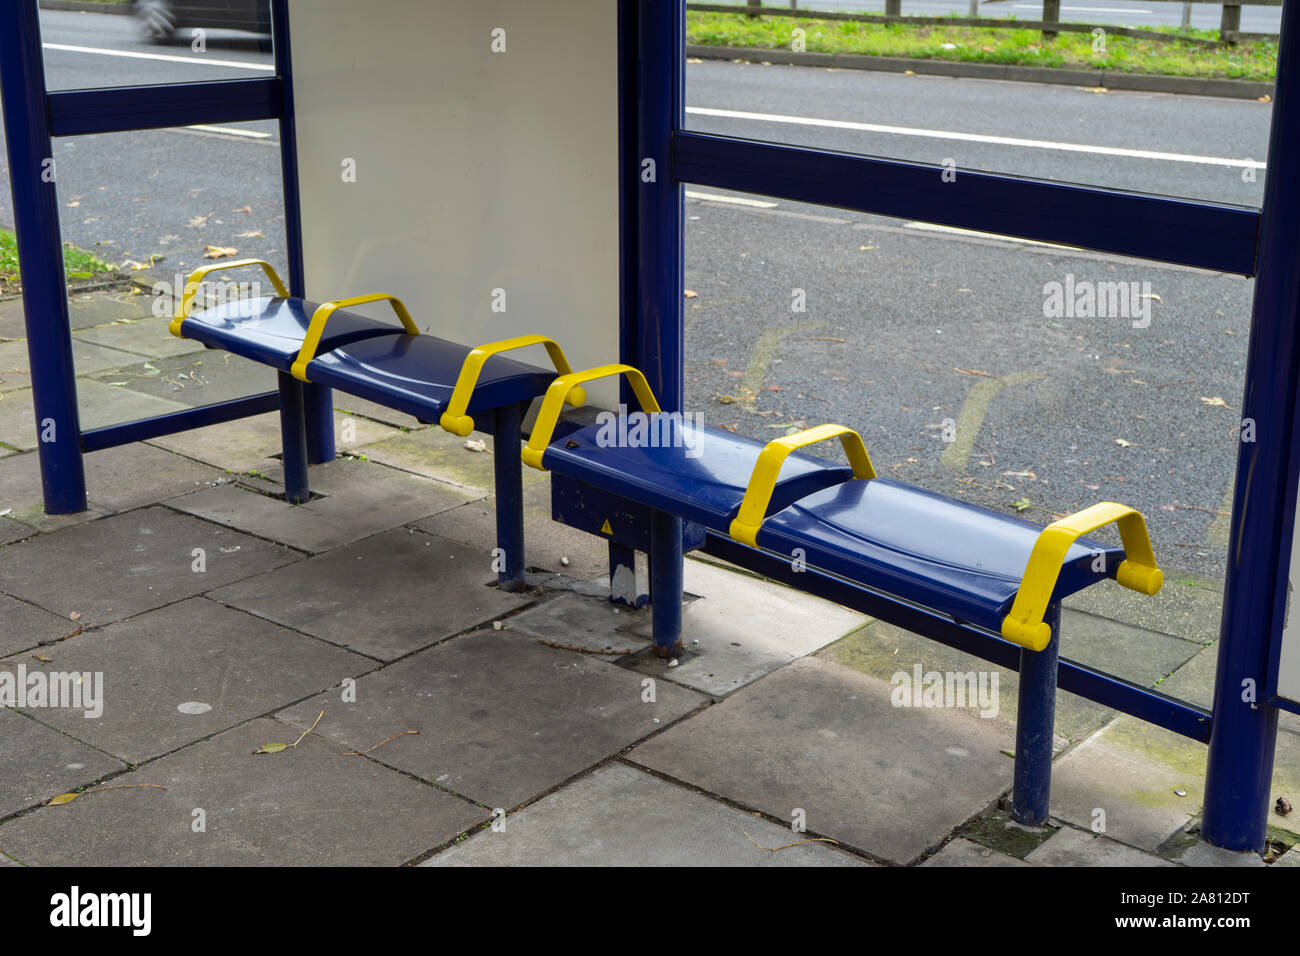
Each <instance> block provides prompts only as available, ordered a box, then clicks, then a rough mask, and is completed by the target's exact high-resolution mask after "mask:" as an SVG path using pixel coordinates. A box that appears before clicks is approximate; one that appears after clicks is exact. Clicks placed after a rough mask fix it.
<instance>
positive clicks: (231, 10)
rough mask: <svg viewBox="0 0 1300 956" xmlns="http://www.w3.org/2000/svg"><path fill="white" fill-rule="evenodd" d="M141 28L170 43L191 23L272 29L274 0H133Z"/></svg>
mask: <svg viewBox="0 0 1300 956" xmlns="http://www.w3.org/2000/svg"><path fill="white" fill-rule="evenodd" d="M131 7H132V10H133V12H134V13H135V20H136V23H138V24H139V25H140V31H141V32H142V33H143V34H144V36H145V37H146V38H147V39H148V40H150V41H152V42H153V43H167V42H169V41H170V40H171V39H172V38H174V37H175V35H176V31H178V30H181V29H185V28H188V27H212V28H216V29H221V30H247V31H248V32H250V33H264V34H266V35H268V36H269V35H270V33H271V0H132V2H131Z"/></svg>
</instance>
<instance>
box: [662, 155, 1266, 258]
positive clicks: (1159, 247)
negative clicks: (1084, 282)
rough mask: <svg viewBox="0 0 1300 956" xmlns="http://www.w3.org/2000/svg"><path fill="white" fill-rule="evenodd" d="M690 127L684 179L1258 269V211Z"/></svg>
mask: <svg viewBox="0 0 1300 956" xmlns="http://www.w3.org/2000/svg"><path fill="white" fill-rule="evenodd" d="M942 172H943V168H942V167H939V166H930V165H927V164H924V163H911V162H902V161H900V160H890V159H876V158H874V157H869V156H854V155H850V154H847V153H835V152H830V151H828V150H820V149H807V148H804V147H799V146H783V145H780V144H777V143H757V142H751V141H749V140H742V139H731V138H728V137H725V136H713V135H708V134H704V133H692V132H686V131H683V130H679V131H677V133H676V134H675V135H674V136H673V177H674V178H675V179H678V180H679V181H681V182H686V183H694V184H696V185H700V186H714V187H716V188H719V189H734V190H737V191H739V192H747V193H759V194H761V195H764V196H773V197H777V198H780V199H789V200H793V201H795V202H806V203H816V204H819V205H824V206H835V207H836V208H840V209H853V210H856V211H858V212H867V213H875V214H877V215H881V216H897V217H900V218H906V219H920V220H923V221H925V222H933V223H939V224H940V225H945V226H956V227H957V228H960V229H977V230H980V231H981V232H993V233H998V234H1001V235H1007V236H1018V237H1021V238H1024V239H1034V240H1037V241H1040V242H1057V243H1062V244H1064V245H1070V246H1079V247H1081V248H1084V249H1093V250H1096V251H1099V252H1110V253H1115V254H1117V255H1123V256H1137V257H1139V258H1143V259H1155V260H1158V261H1161V262H1174V263H1178V264H1180V265H1185V266H1195V267H1197V268H1200V269H1215V270H1217V271H1220V272H1232V273H1236V274H1238V275H1245V276H1249V275H1253V274H1254V272H1255V242H1256V233H1257V230H1258V227H1259V213H1258V212H1257V211H1255V210H1253V209H1243V208H1240V207H1237V206H1224V205H1218V204H1216V203H1207V202H1192V201H1190V200H1186V199H1166V198H1164V197H1161V196H1145V195H1141V194H1137V193H1126V192H1121V191H1119V190H1115V189H1101V188H1099V187H1093V186H1075V185H1071V184H1069V183H1056V182H1044V181H1041V180H1036V179H1024V178H1020V177H1016V176H999V175H996V174H993V173H979V172H964V171H962V172H959V173H958V175H957V178H956V179H955V180H954V181H952V182H944V183H942V185H941V184H940V183H941V180H940V178H939V177H940V174H941V173H942Z"/></svg>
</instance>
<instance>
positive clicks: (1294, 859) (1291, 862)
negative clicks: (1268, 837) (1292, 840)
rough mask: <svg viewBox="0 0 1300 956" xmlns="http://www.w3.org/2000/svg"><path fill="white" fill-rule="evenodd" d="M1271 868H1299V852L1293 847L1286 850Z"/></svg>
mask: <svg viewBox="0 0 1300 956" xmlns="http://www.w3.org/2000/svg"><path fill="white" fill-rule="evenodd" d="M1272 865H1273V866H1285V867H1300V850H1297V849H1296V848H1295V847H1292V848H1291V849H1289V850H1287V851H1286V852H1285V853H1283V854H1282V855H1281V856H1279V857H1278V858H1277V859H1276V860H1274V861H1273V863H1272Z"/></svg>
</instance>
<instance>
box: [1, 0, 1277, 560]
mask: <svg viewBox="0 0 1300 956" xmlns="http://www.w3.org/2000/svg"><path fill="white" fill-rule="evenodd" d="M44 20H45V22H46V24H47V31H48V32H47V36H46V40H47V43H50V44H55V45H54V46H51V47H49V48H47V51H46V53H47V57H48V70H49V74H50V77H51V80H52V82H54V83H55V85H58V86H60V87H63V88H73V87H78V86H86V85H111V84H126V83H146V82H163V81H168V80H181V79H199V78H213V77H219V76H250V75H258V73H259V72H261V73H265V72H266V71H265V67H266V66H267V65H269V57H268V56H267V55H266V54H264V53H261V52H259V51H258V50H257V49H256V44H255V43H254V42H252V41H250V40H248V39H247V38H240V37H236V36H234V35H231V37H229V38H228V40H224V41H223V39H222V38H220V37H212V38H210V41H209V49H208V52H207V54H206V55H205V56H203V57H199V56H196V55H193V54H191V53H190V51H189V49H188V47H184V46H182V47H174V48H164V49H162V50H159V48H156V47H150V46H147V45H143V44H140V43H139V42H138V41H137V40H136V38H135V36H134V34H133V32H132V30H131V27H130V23H129V21H127V20H125V19H124V18H117V17H108V16H93V15H76V14H57V13H53V12H47V13H46V14H44ZM70 48H83V49H70ZM84 48H96V49H99V50H106V51H110V52H109V53H103V52H85V49H84ZM118 54H133V55H131V56H125V57H124V56H121V55H118ZM140 55H143V56H144V57H145V58H141V57H140ZM158 56H163V57H168V59H156V57H158ZM214 61H217V62H214ZM687 82H688V106H689V108H690V109H691V110H692V111H693V112H691V113H690V114H689V125H690V126H691V127H693V128H697V129H704V130H709V131H713V132H718V133H722V134H725V135H734V136H746V137H754V138H761V139H769V140H779V141H786V142H801V143H805V144H809V145H813V146H823V147H827V148H833V149H840V150H849V151H857V152H862V153H874V154H877V155H884V156H892V157H902V158H908V159H916V160H922V161H925V162H931V163H937V162H942V161H943V160H944V159H946V158H951V159H953V161H954V162H955V164H956V166H957V168H958V170H959V171H960V170H962V169H991V170H997V171H1002V172H1011V173H1018V174H1024V175H1031V176H1039V177H1044V178H1050V179H1061V180H1072V181H1076V182H1084V183H1091V184H1099V185H1106V186H1114V187H1119V188H1125V189H1132V190H1138V191H1147V192H1160V193H1172V194H1180V195H1187V196H1193V197H1196V198H1200V199H1207V200H1213V201H1218V202H1230V203H1240V204H1244V205H1257V204H1258V202H1259V200H1260V196H1261V195H1262V181H1263V175H1262V171H1259V170H1255V166H1253V165H1251V164H1252V163H1254V164H1256V165H1257V164H1258V160H1260V159H1262V158H1263V156H1264V151H1265V144H1266V140H1267V131H1268V124H1269V117H1270V106H1269V105H1268V104H1264V103H1255V102H1251V101H1238V100H1222V99H1212V98H1200V97H1181V96H1171V95H1157V94H1137V93H1110V94H1099V93H1095V92H1090V91H1087V90H1082V89H1078V88H1071V87H1057V86H1046V85H1039V84H1019V83H1011V82H991V81H983V80H968V79H948V78H936V77H920V76H910V77H909V76H902V75H897V74H886V73H868V72H858V71H825V70H814V69H808V68H800V67H763V66H760V65H739V64H731V63H716V62H706V63H697V64H692V65H690V66H689V68H688V76H687ZM700 111H711V112H700ZM719 111H721V112H719ZM737 113H742V114H757V115H741V116H737V115H735V114H737ZM810 124H811V125H810ZM828 124H829V125H828ZM861 124H867V125H868V128H865V129H864V128H861ZM998 137H1001V138H1002V139H997V138H998ZM1007 139H1010V140H1012V142H1007V141H1006V140H1007ZM277 145H278V144H277V142H276V128H275V126H274V125H273V124H244V125H242V126H240V127H238V128H235V129H224V130H218V131H198V130H177V131H172V130H168V131H149V132H142V133H123V134H114V135H109V136H97V137H78V138H74V139H72V140H67V141H62V142H60V143H59V146H58V154H57V159H58V176H59V184H60V186H59V190H60V199H61V201H62V203H63V205H64V220H63V229H64V238H65V239H66V240H68V241H72V242H75V243H76V244H78V245H81V246H83V247H86V248H91V249H94V250H95V251H97V252H98V253H99V254H100V255H102V256H103V257H105V258H107V259H110V260H112V261H116V262H120V261H123V260H125V259H131V260H136V261H141V260H144V259H145V258H147V257H148V256H150V255H151V254H162V255H165V256H167V259H166V260H165V261H166V265H167V267H168V271H171V269H172V268H174V269H175V271H186V270H188V269H190V268H193V267H194V266H195V265H196V264H198V263H199V262H200V261H201V259H200V256H201V254H202V250H203V247H204V246H205V245H208V244H212V245H228V246H233V247H236V248H238V249H239V254H240V255H241V256H242V255H254V256H260V257H264V258H268V259H270V260H271V261H272V262H275V263H279V264H282V263H283V261H284V248H285V244H284V233H283V210H282V201H281V180H280V170H279V154H278V150H277V149H276V148H275V147H276V146H277ZM1250 170H1255V171H1256V172H1257V173H1259V175H1257V177H1256V181H1255V182H1250V181H1248V180H1249V175H1246V176H1245V177H1243V173H1248V171H1250ZM959 174H960V172H959ZM5 175H6V176H7V169H6V172H5ZM688 197H689V198H688V204H687V215H688V222H687V233H686V237H687V257H686V268H687V287H688V289H690V290H691V292H692V293H694V296H693V297H691V298H690V299H688V301H687V304H686V309H687V322H688V330H687V369H686V378H687V383H688V410H693V411H697V412H700V413H701V414H703V415H704V417H705V418H706V419H707V420H708V421H711V422H714V423H717V424H720V425H724V426H728V427H730V426H734V427H735V428H736V429H737V430H738V431H741V432H744V433H747V434H752V435H756V436H760V437H773V436H776V435H779V434H782V433H783V432H784V431H785V430H787V429H790V428H794V427H802V426H803V425H805V424H807V425H812V424H817V423H820V422H824V421H839V422H842V423H844V424H847V425H850V426H851V427H854V428H856V429H858V430H859V431H860V432H861V433H862V434H863V436H864V438H866V440H867V446H868V448H869V450H870V453H871V455H872V457H873V459H874V461H875V462H876V464H877V468H878V470H879V471H880V472H881V473H882V474H884V475H886V476H891V477H897V478H900V479H903V480H907V481H910V482H914V483H918V484H921V485H924V486H926V487H929V488H933V489H935V490H939V491H943V492H946V493H949V494H953V495H957V496H960V497H962V498H965V499H967V500H972V501H977V502H980V503H983V504H986V505H988V506H990V507H994V508H997V509H999V510H1003V511H1005V510H1008V509H1010V508H1012V507H1013V504H1014V503H1016V502H1019V503H1020V505H1021V506H1022V507H1024V514H1025V515H1026V516H1028V517H1031V518H1034V519H1035V520H1040V521H1046V520H1049V516H1050V515H1052V514H1057V513H1062V512H1067V511H1071V510H1074V509H1077V508H1080V507H1083V506H1086V505H1088V504H1091V503H1093V502H1095V501H1098V500H1105V499H1111V500H1118V501H1122V502H1125V503H1127V504H1130V505H1133V506H1135V507H1138V508H1140V509H1142V510H1143V511H1144V512H1145V513H1146V514H1147V515H1148V517H1149V519H1150V522H1151V528H1152V533H1153V537H1154V539H1155V541H1156V543H1157V548H1158V553H1159V554H1160V555H1161V557H1162V559H1163V560H1164V562H1165V563H1166V564H1168V565H1169V566H1170V567H1171V568H1173V569H1177V570H1182V571H1190V572H1192V573H1195V574H1199V575H1202V576H1205V577H1210V578H1220V577H1222V573H1223V562H1224V547H1225V544H1226V532H1227V521H1226V517H1225V516H1223V515H1221V514H1218V512H1221V511H1223V510H1225V505H1224V501H1225V495H1226V494H1227V492H1228V491H1229V487H1230V482H1231V475H1232V470H1233V467H1234V463H1235V457H1234V456H1235V448H1236V445H1235V442H1234V439H1233V437H1232V435H1231V433H1230V429H1231V428H1232V427H1233V426H1234V425H1235V424H1236V423H1237V421H1238V416H1237V413H1236V411H1235V410H1236V408H1237V406H1238V405H1239V403H1240V398H1241V392H1242V383H1243V374H1244V358H1245V351H1246V338H1247V328H1248V321H1249V312H1250V298H1251V288H1252V284H1251V283H1250V282H1249V281H1247V280H1243V279H1240V278H1233V277H1229V276H1220V275H1215V274H1210V273H1206V272H1198V271H1193V270H1186V269H1178V268H1170V267H1165V266H1160V265H1156V264H1152V263H1145V262H1140V261H1136V260H1124V259H1119V258H1116V257H1108V256H1097V255H1092V254H1088V253H1082V252H1079V251H1072V250H1065V249H1059V248H1053V247H1046V246H1041V245H1032V244H1025V243H1018V242H1014V241H1008V240H1004V239H999V238H996V237H980V236H972V235H968V234H959V233H953V232H943V231H932V230H929V229H926V228H924V226H923V225H922V224H917V223H907V222H901V221H897V220H885V219H883V218H880V217H872V216H864V215H859V214H856V213H845V212H841V211H837V210H830V209H820V208H814V207H807V206H800V205H797V204H791V203H786V202H772V201H768V200H763V199H762V197H737V196H730V195H726V194H723V193H721V192H720V191H718V190H712V189H699V190H696V189H691V190H689V191H688ZM756 203H757V204H756ZM11 218H12V217H11V212H10V207H9V196H8V195H7V193H5V194H0V222H8V221H11ZM259 233H260V235H259ZM1067 276H1073V277H1074V279H1075V281H1076V282H1082V281H1111V280H1122V281H1125V282H1136V283H1138V285H1139V288H1141V289H1142V290H1143V291H1144V292H1145V293H1146V294H1148V295H1150V296H1151V298H1145V299H1142V300H1141V302H1142V303H1146V304H1147V305H1149V306H1150V307H1151V309H1152V312H1151V322H1150V324H1149V326H1148V327H1146V328H1134V327H1133V325H1132V322H1131V321H1130V320H1129V319H1127V318H1122V317H1117V318H1091V319H1083V318H1078V319H1074V318H1045V317H1044V308H1043V305H1044V287H1045V285H1046V284H1048V283H1051V282H1064V281H1066V277H1067ZM1143 283H1149V290H1148V289H1147V287H1146V286H1143ZM799 289H801V290H803V291H804V295H805V297H806V310H805V311H795V310H794V308H793V303H794V300H795V296H796V292H795V290H799ZM945 419H947V420H949V421H950V422H951V423H953V424H954V425H955V430H952V431H954V434H950V436H949V437H954V438H955V440H954V441H951V442H945V441H944V440H943V438H944V435H943V433H944V427H943V426H944V421H945Z"/></svg>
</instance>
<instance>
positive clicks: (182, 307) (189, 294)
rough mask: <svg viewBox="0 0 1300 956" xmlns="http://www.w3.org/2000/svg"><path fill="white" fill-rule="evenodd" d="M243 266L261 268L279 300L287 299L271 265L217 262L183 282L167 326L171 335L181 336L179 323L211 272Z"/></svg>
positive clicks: (232, 261)
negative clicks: (179, 295) (179, 297)
mask: <svg viewBox="0 0 1300 956" xmlns="http://www.w3.org/2000/svg"><path fill="white" fill-rule="evenodd" d="M244 266H261V267H262V269H263V271H264V272H265V273H266V277H267V278H268V279H270V280H271V285H273V286H275V291H276V293H277V294H279V296H280V298H282V299H287V298H289V290H288V289H287V288H285V285H284V283H283V282H282V281H281V280H280V277H279V276H278V275H276V273H275V270H274V269H272V268H271V264H270V263H269V262H266V261H264V260H262V259H231V260H230V261H229V262H217V263H214V264H213V265H210V266H202V267H200V268H198V269H195V270H194V271H193V272H191V273H190V277H189V278H188V279H186V280H185V289H184V291H183V292H182V293H181V301H180V304H179V305H177V307H176V315H175V316H174V317H173V318H172V321H171V324H170V325H168V326H167V329H168V331H170V332H171V334H172V335H176V336H179V335H180V334H181V323H182V322H183V321H185V317H186V316H187V315H189V313H190V304H191V303H192V302H193V301H194V296H195V295H197V294H198V291H199V286H200V285H201V284H202V283H203V280H204V279H205V278H206V277H207V276H208V275H209V274H210V273H213V272H220V271H221V270H223V269H242V268H243V267H244Z"/></svg>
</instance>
